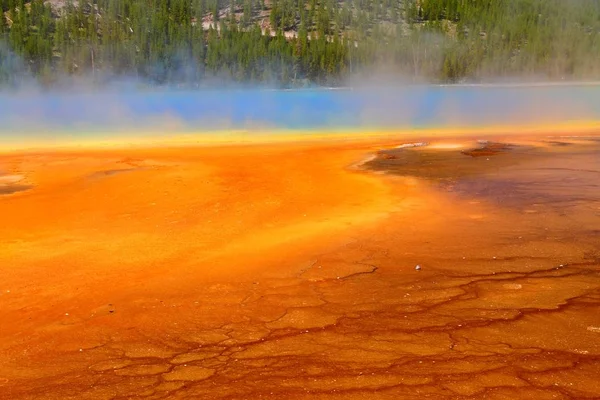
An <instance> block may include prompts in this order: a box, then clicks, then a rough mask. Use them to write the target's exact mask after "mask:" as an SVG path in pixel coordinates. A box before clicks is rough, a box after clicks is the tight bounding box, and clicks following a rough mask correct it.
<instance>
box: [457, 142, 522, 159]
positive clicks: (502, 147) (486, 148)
mask: <svg viewBox="0 0 600 400" xmlns="http://www.w3.org/2000/svg"><path fill="white" fill-rule="evenodd" d="M513 147H514V146H513V145H510V144H508V143H499V142H488V141H485V142H483V145H482V146H481V147H478V148H475V149H471V150H463V151H462V154H464V155H467V156H471V157H490V156H495V155H498V154H502V153H505V152H507V151H510V150H511V149H512V148H513Z"/></svg>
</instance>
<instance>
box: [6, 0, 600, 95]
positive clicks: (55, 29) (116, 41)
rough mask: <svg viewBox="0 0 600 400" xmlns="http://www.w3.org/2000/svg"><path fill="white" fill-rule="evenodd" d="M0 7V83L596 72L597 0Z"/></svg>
mask: <svg viewBox="0 0 600 400" xmlns="http://www.w3.org/2000/svg"><path fill="white" fill-rule="evenodd" d="M0 8H1V9H2V13H1V14H0V42H1V43H3V44H2V46H3V47H0V84H2V83H6V82H8V81H14V80H11V79H12V78H10V77H11V76H13V75H14V76H16V75H22V74H29V75H30V76H35V77H38V78H40V79H41V80H42V81H43V82H47V83H52V81H53V80H55V79H57V77H59V76H62V75H65V74H66V75H80V74H85V75H91V76H92V77H94V78H100V77H103V76H113V75H126V76H135V77H138V78H140V79H146V80H150V81H152V82H157V83H167V82H168V83H185V84H192V83H193V84H198V83H201V82H202V81H205V80H206V78H211V77H219V78H224V79H226V80H232V81H240V82H242V81H243V82H246V81H250V82H265V81H266V82H277V83H280V84H281V85H283V86H293V85H303V84H305V82H307V81H312V82H313V83H317V84H336V83H337V82H341V80H342V79H343V78H344V77H345V76H347V75H348V74H351V73H361V72H363V71H366V70H369V69H370V68H372V67H374V66H375V67H382V68H385V69H386V71H392V72H395V73H401V74H403V75H405V76H406V75H408V76H414V77H418V78H423V79H427V80H430V81H431V80H434V81H448V82H458V81H461V80H464V79H471V80H484V79H488V78H491V77H512V76H524V75H525V76H535V77H538V78H539V77H545V78H558V79H560V78H575V79H577V78H581V79H583V78H598V75H599V74H600V2H598V1H596V0H580V1H567V0H493V1H492V0H418V1H417V0H90V1H87V2H86V1H83V0H82V1H74V0H66V2H64V7H54V8H51V6H50V2H48V1H43V0H29V1H25V0H0ZM265 11H267V13H265ZM267 22H268V24H266V23H267ZM265 24H266V25H265ZM16 60H20V62H19V63H18V65H19V73H18V74H17V72H16V70H15V69H16V67H15V65H17V61H16Z"/></svg>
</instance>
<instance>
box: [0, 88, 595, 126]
mask: <svg viewBox="0 0 600 400" xmlns="http://www.w3.org/2000/svg"><path fill="white" fill-rule="evenodd" d="M599 117H600V86H595V85H581V86H543V87H542V86H539V87H538V86H524V87H519V86H512V87H511V86H487V87H482V86H404V87H394V88H379V89H353V90H351V89H341V90H298V91H292V90H290V91H278V90H259V89H255V90H222V91H217V90H212V91H136V90H130V91H128V90H123V91H115V90H111V91H106V92H94V93H89V92H88V93H84V92H75V93H64V92H61V93H23V92H21V93H4V94H3V93H0V138H1V137H6V136H8V135H14V134H15V133H16V132H20V133H21V134H25V133H24V132H31V131H36V132H40V131H45V132H52V134H55V135H60V134H61V132H70V134H76V132H94V131H96V132H98V131H103V132H108V131H114V132H118V131H121V130H131V129H136V128H137V129H149V130H159V131H160V130H162V131H176V130H193V131H197V132H202V131H203V130H204V131H209V130H210V131H215V130H218V129H268V128H275V129H307V130H311V129H313V130H314V129H328V128H335V129H344V128H350V129H356V128H359V129H360V128H362V127H365V128H369V129H377V128H399V129H400V128H426V127H443V126H452V127H459V126H460V127H469V126H476V127H479V126H485V125H498V124H519V123H536V122H544V123H548V122H565V121H577V120H588V121H589V120H597V119H599ZM82 134H84V133H82Z"/></svg>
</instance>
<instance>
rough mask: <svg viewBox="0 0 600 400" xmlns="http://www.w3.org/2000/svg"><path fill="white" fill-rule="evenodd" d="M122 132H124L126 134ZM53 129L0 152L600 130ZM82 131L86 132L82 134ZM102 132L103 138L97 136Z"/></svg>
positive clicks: (595, 129)
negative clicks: (61, 132)
mask: <svg viewBox="0 0 600 400" xmlns="http://www.w3.org/2000/svg"><path fill="white" fill-rule="evenodd" d="M126 132H127V133H126ZM48 135H52V131H49V132H44V134H43V136H37V137H36V136H34V137H31V138H29V139H28V140H26V141H18V140H7V139H3V140H0V154H8V153H15V152H44V151H61V150H67V151H68V150H92V149H95V148H97V149H102V148H104V149H110V148H112V149H128V148H129V149H136V148H137V149H143V148H146V149H150V148H153V147H178V148H184V147H186V146H187V147H207V146H208V147H210V146H215V147H218V146H245V145H254V144H256V145H264V144H278V143H293V142H302V143H311V142H321V143H323V142H327V141H331V142H336V141H343V142H365V141H370V140H374V141H377V140H382V141H387V140H389V141H394V140H395V141H398V142H402V141H405V140H411V139H415V140H418V141H419V142H427V141H429V140H435V139H448V138H452V137H457V138H458V137H460V138H463V139H467V138H474V139H480V138H487V137H490V136H500V137H519V136H527V137H531V136H538V135H545V136H547V137H554V136H559V137H578V136H579V137H581V136H582V135H583V136H588V135H589V136H592V137H595V136H598V135H600V121H577V122H564V123H561V124H556V123H552V124H545V123H540V124H527V125H505V126H491V127H490V126H487V127H477V126H472V127H460V126H457V127H441V128H435V127H426V128H402V127H399V128H397V129H373V128H368V127H364V128H363V127H361V128H354V129H345V128H341V129H311V130H302V129H297V130H293V129H266V130H263V129H256V130H239V129H238V130H222V131H208V132H202V131H181V132H174V133H172V134H169V135H164V134H162V135H161V134H157V132H152V131H138V132H135V131H133V132H132V131H119V130H116V131H110V133H109V132H104V133H101V132H94V137H79V138H68V139H65V138H61V137H54V138H50V137H48ZM80 135H81V136H84V135H86V133H81V134H80ZM102 135H104V137H102Z"/></svg>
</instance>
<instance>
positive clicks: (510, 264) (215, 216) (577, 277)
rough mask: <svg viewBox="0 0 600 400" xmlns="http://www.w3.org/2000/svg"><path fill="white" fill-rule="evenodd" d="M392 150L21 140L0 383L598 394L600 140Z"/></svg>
mask: <svg viewBox="0 0 600 400" xmlns="http://www.w3.org/2000/svg"><path fill="white" fill-rule="evenodd" d="M500 142H501V141H500ZM515 143H517V144H518V143H520V142H515ZM386 145H389V143H378V142H373V143H365V142H362V143H359V144H357V143H352V142H348V143H339V142H338V143H335V144H326V143H320V144H285V145H261V146H239V147H228V148H219V149H212V148H179V149H145V150H141V149H138V150H131V151H128V150H118V151H117V150H97V151H92V150H88V151H82V152H71V153H69V154H65V153H47V154H45V155H43V157H42V156H39V157H33V156H23V155H20V154H14V155H12V156H11V159H10V160H9V161H10V163H11V165H16V166H17V167H18V168H19V170H28V171H30V174H31V176H32V178H33V179H35V180H34V181H35V182H36V185H37V186H36V188H37V189H36V190H35V191H32V192H31V194H30V195H28V196H14V197H7V198H5V199H3V200H2V202H0V220H1V221H3V223H2V224H0V241H1V242H0V272H1V273H2V277H3V279H2V280H1V281H0V327H1V329H0V354H2V356H3V357H1V358H0V376H2V377H3V378H2V379H0V386H1V388H2V390H0V398H7V399H8V398H10V399H21V398H23V399H29V398H31V399H33V398H100V399H103V398H106V399H109V398H114V397H115V393H117V394H118V396H120V397H121V398H128V397H131V398H135V397H144V396H145V397H148V398H211V399H235V398H273V399H275V398H278V399H279V398H286V399H301V398H323V399H328V398H344V399H364V398H369V399H397V398H435V399H438V398H458V397H464V396H471V397H473V398H483V397H494V398H499V399H513V398H524V397H530V398H595V397H598V395H599V394H600V388H599V387H598V380H597V376H598V375H599V374H600V342H599V341H598V329H597V328H598V327H600V320H599V316H598V307H599V306H600V263H599V259H600V258H599V257H598V249H599V248H600V242H599V240H600V238H599V237H598V235H597V234H596V233H595V231H596V230H597V227H598V226H600V220H599V218H600V214H599V210H600V187H599V186H598V183H597V173H596V172H595V171H598V170H600V168H599V167H598V165H597V163H598V162H600V161H599V159H600V158H599V157H598V154H599V152H600V148H599V147H598V145H597V144H594V143H593V142H588V143H587V144H585V145H584V144H583V143H578V144H574V145H572V146H566V147H563V146H545V147H544V146H540V147H537V146H535V144H534V140H530V141H529V142H528V144H527V145H521V146H518V147H515V148H513V149H511V151H507V152H506V153H505V155H503V156H502V157H491V158H490V160H489V161H488V160H486V157H465V156H464V155H463V154H462V153H461V150H462V149H463V148H464V147H462V146H446V148H444V147H443V146H442V147H440V148H437V149H436V148H435V146H433V145H432V146H431V147H430V148H427V147H419V148H416V147H415V148H404V149H397V150H394V152H393V153H392V154H394V155H395V158H390V159H384V158H383V157H381V156H379V157H376V158H375V159H372V160H370V161H367V162H366V164H365V165H366V166H367V168H368V169H370V170H375V171H382V172H390V173H389V174H387V175H385V176H378V175H375V174H370V173H368V172H364V171H363V172H358V171H356V170H355V169H347V168H345V167H346V166H347V165H351V164H352V162H354V161H356V160H359V159H361V158H363V157H364V154H365V153H369V152H374V151H377V149H378V148H381V147H385V146H386ZM386 151H387V150H386ZM128 157H129V158H128ZM115 160H126V161H125V162H123V163H125V164H128V163H133V164H135V165H136V166H138V165H141V164H143V163H146V164H148V165H150V164H152V165H163V166H166V165H168V166H169V168H148V169H144V170H140V171H136V172H135V173H131V174H130V173H123V174H118V175H117V176H115V177H114V178H111V179H94V180H82V179H81V178H82V177H86V176H90V175H91V174H93V173H94V172H97V171H106V170H111V169H119V168H118V167H117V168H114V165H115V163H118V162H119V161H115ZM147 160H152V162H150V161H147ZM248 166H251V168H249V167H248ZM0 167H2V165H0ZM134 168H137V167H134ZM457 194H459V195H457ZM49 204H50V205H52V207H53V208H52V210H53V212H51V213H48V212H47V205H49ZM529 209H530V210H534V211H536V212H533V213H527V212H524V211H525V210H529ZM416 265H419V266H420V267H421V268H420V269H416V268H415V267H416ZM111 311H112V312H111Z"/></svg>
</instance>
